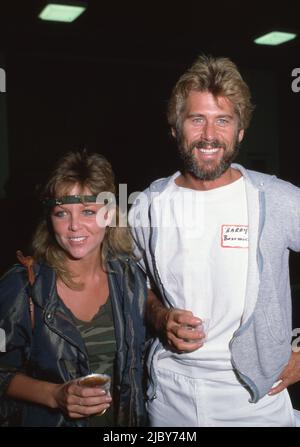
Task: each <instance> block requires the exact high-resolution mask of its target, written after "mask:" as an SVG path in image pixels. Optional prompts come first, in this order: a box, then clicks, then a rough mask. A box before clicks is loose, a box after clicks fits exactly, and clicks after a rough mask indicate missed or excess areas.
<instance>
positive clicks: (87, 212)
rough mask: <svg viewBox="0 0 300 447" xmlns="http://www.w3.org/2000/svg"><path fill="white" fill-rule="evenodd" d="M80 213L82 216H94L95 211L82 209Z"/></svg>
mask: <svg viewBox="0 0 300 447" xmlns="http://www.w3.org/2000/svg"><path fill="white" fill-rule="evenodd" d="M82 214H83V215H84V216H94V215H95V214H96V211H94V210H83V211H82Z"/></svg>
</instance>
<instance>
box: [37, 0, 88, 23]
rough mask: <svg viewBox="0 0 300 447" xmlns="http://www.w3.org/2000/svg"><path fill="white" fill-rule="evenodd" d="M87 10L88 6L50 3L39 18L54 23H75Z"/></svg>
mask: <svg viewBox="0 0 300 447" xmlns="http://www.w3.org/2000/svg"><path fill="white" fill-rule="evenodd" d="M66 3H67V2H66ZM85 10H86V5H83V4H80V5H79V4H77V3H76V2H74V4H59V3H48V5H47V6H45V8H44V9H43V10H42V12H41V13H40V14H39V18H40V19H42V20H51V21H54V22H73V21H74V20H75V19H77V17H79V16H80V15H81V14H82V13H83V12H84V11H85Z"/></svg>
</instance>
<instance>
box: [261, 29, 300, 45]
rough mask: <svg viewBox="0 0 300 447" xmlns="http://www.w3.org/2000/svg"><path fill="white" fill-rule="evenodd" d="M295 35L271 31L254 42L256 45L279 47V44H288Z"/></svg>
mask: <svg viewBox="0 0 300 447" xmlns="http://www.w3.org/2000/svg"><path fill="white" fill-rule="evenodd" d="M295 37H297V34H294V33H285V32H283V31H272V32H270V33H268V34H264V35H263V36H260V37H258V38H257V39H255V40H254V42H255V43H257V44H258V45H280V44H281V43H284V42H288V41H289V40H292V39H295Z"/></svg>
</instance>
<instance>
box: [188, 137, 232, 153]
mask: <svg viewBox="0 0 300 447" xmlns="http://www.w3.org/2000/svg"><path fill="white" fill-rule="evenodd" d="M218 147H221V148H222V149H226V146H225V144H224V143H221V142H220V141H219V140H211V141H208V140H203V139H201V140H197V141H194V142H193V143H192V144H191V147H190V150H193V149H194V148H197V149H216V148H218Z"/></svg>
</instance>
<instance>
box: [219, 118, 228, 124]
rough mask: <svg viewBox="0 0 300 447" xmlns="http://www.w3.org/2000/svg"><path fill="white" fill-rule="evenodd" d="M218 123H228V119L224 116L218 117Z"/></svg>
mask: <svg viewBox="0 0 300 447" xmlns="http://www.w3.org/2000/svg"><path fill="white" fill-rule="evenodd" d="M218 124H220V125H221V126H225V125H226V124H228V120H227V119H225V118H219V119H218Z"/></svg>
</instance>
